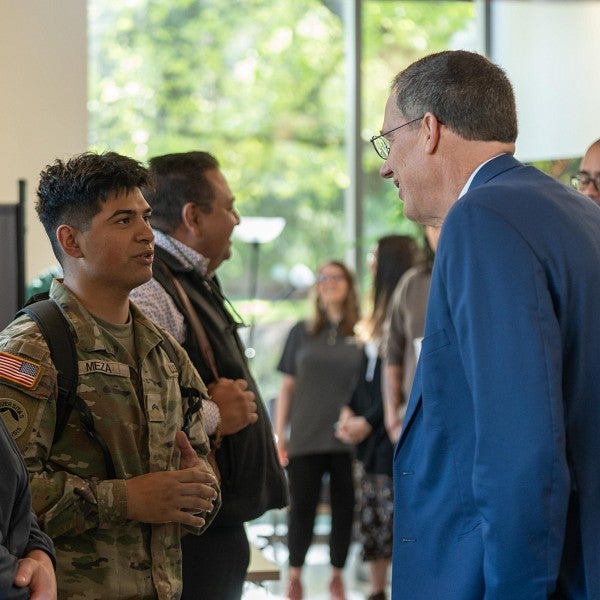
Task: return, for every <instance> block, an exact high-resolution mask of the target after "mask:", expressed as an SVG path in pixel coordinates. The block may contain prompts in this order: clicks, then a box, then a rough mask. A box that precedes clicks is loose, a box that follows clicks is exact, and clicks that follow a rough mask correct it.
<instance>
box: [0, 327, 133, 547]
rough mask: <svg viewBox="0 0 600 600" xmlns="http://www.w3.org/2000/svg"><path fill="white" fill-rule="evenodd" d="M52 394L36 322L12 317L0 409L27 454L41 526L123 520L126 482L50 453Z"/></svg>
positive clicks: (52, 530)
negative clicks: (82, 470)
mask: <svg viewBox="0 0 600 600" xmlns="http://www.w3.org/2000/svg"><path fill="white" fill-rule="evenodd" d="M56 394H57V384H56V370H55V368H54V365H53V364H52V362H51V360H50V353H49V350H48V346H47V344H46V342H45V340H44V339H43V337H42V335H41V334H40V333H39V331H38V329H37V326H36V325H34V324H33V323H32V322H31V321H30V320H29V319H28V318H23V319H18V320H17V321H14V322H13V323H12V324H11V325H9V327H8V328H6V329H5V330H4V331H3V332H2V334H0V413H1V414H2V416H3V417H4V420H5V422H6V424H7V425H8V428H9V430H10V431H11V434H12V436H13V439H14V440H15V442H16V444H17V446H18V447H19V450H20V451H21V453H22V454H23V457H24V459H25V464H26V466H27V469H28V471H29V479H30V484H31V494H32V505H33V509H34V511H35V513H36V514H37V516H38V520H39V522H40V525H41V526H42V528H43V530H44V531H45V532H46V533H47V534H48V535H49V536H50V537H56V536H58V535H63V534H70V535H76V534H79V533H81V532H83V531H86V530H88V529H92V528H96V527H99V526H101V525H102V523H103V522H104V523H106V522H112V523H115V522H121V521H125V519H126V508H127V506H126V497H125V482H124V481H103V482H100V481H98V480H97V479H95V478H93V477H90V478H89V479H87V478H85V477H82V476H80V475H77V474H75V473H73V472H70V471H68V470H65V469H64V468H63V466H62V465H59V464H57V462H58V461H61V462H63V461H66V462H67V464H68V462H69V460H70V461H75V460H76V459H74V458H72V459H69V457H68V456H62V455H61V456H58V457H55V456H53V455H51V449H52V440H53V437H54V429H55V425H56ZM53 459H54V460H53ZM79 466H80V465H77V467H78V468H79ZM78 471H79V469H78ZM99 507H105V508H104V510H101V509H99Z"/></svg>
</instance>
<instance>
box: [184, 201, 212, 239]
mask: <svg viewBox="0 0 600 600" xmlns="http://www.w3.org/2000/svg"><path fill="white" fill-rule="evenodd" d="M205 214H206V213H204V212H203V211H202V210H200V206H198V204H196V203H195V202H186V203H185V204H184V205H183V207H182V208H181V223H182V225H183V226H184V227H185V228H186V229H187V230H188V231H189V232H191V233H193V234H194V235H195V236H202V235H203V233H204V225H205V223H204V217H205Z"/></svg>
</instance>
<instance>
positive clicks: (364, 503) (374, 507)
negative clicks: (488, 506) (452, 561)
mask: <svg viewBox="0 0 600 600" xmlns="http://www.w3.org/2000/svg"><path fill="white" fill-rule="evenodd" d="M418 250H419V248H418V245H417V243H416V242H415V240H414V239H413V238H412V237H408V236H404V235H388V236H385V237H383V238H381V239H380V240H379V241H378V242H377V245H376V246H375V249H374V251H373V253H372V256H373V260H372V261H371V265H370V267H371V274H372V288H371V296H372V311H371V314H370V315H369V317H367V318H366V319H365V320H364V321H362V322H361V323H360V324H359V327H357V331H358V337H359V339H360V340H361V341H362V342H363V343H364V353H363V357H362V364H361V367H360V376H359V379H358V381H357V384H356V388H355V389H354V392H353V394H352V397H351V399H350V402H349V404H348V406H345V407H343V408H342V410H341V411H340V420H339V426H338V428H337V432H336V436H337V437H338V439H340V440H341V441H343V442H344V443H346V444H357V447H356V456H357V458H358V460H359V472H360V474H359V481H360V491H359V495H358V513H359V522H360V537H361V543H362V558H363V560H364V561H365V562H367V563H368V565H369V583H370V587H371V592H370V595H369V597H368V600H385V598H386V594H385V588H386V584H387V574H388V569H389V565H390V562H391V557H392V527H393V524H392V518H393V508H394V498H393V481H392V461H393V454H394V447H393V445H392V442H391V441H390V439H389V437H388V435H387V432H386V429H385V424H384V418H383V399H382V390H381V387H382V386H381V363H382V358H381V350H382V348H381V340H382V334H383V328H384V322H385V320H386V316H387V313H388V307H389V305H390V302H391V299H392V296H393V294H394V290H395V288H396V285H397V284H398V281H399V280H400V277H402V275H403V274H404V273H405V272H406V271H407V270H408V269H409V268H410V267H411V266H412V265H413V264H414V262H415V260H416V259H417V256H418Z"/></svg>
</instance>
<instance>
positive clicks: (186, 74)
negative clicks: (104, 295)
mask: <svg viewBox="0 0 600 600" xmlns="http://www.w3.org/2000/svg"><path fill="white" fill-rule="evenodd" d="M342 6H343V2H340V1H333V0H329V1H327V2H321V1H319V0H277V1H276V2H275V1H273V0H238V1H236V2H223V1H222V0H170V1H169V2H167V1H165V0H127V1H126V2H124V1H123V0H90V1H89V24H90V60H89V65H90V76H89V91H90V93H89V96H90V102H89V113H90V145H91V146H92V147H93V148H96V149H98V150H104V149H109V148H110V149H113V150H116V151H118V152H122V153H124V154H129V155H131V156H134V157H136V158H138V159H140V160H143V161H145V160H146V159H147V158H149V157H150V156H154V155H157V154H163V153H166V152H179V151H186V150H191V149H203V150H208V151H210V152H212V153H213V154H214V155H215V156H217V158H218V159H219V160H220V162H221V165H222V168H223V171H224V173H225V175H226V176H227V178H228V181H229V183H230V186H231V188H232V190H233V191H234V193H235V194H236V197H237V204H238V208H239V210H240V212H241V214H242V215H253V216H283V217H285V219H286V221H287V225H286V227H285V229H284V231H283V233H282V235H281V236H280V237H279V238H278V239H277V240H275V241H273V242H271V243H269V244H267V245H266V246H265V247H264V248H263V249H262V250H261V276H260V278H259V294H260V295H268V294H272V293H277V286H276V285H275V283H274V282H273V279H272V277H271V273H272V272H273V270H274V269H276V268H278V269H279V271H282V270H286V269H287V270H289V268H291V266H293V265H294V264H296V263H299V262H301V263H304V264H307V265H308V266H309V267H311V268H316V266H317V265H318V264H319V263H321V262H322V261H323V260H325V259H326V258H330V257H343V256H344V255H345V252H346V250H347V249H348V247H349V246H350V245H351V244H353V240H349V239H347V237H346V231H345V226H344V216H343V211H344V194H345V190H346V188H347V185H348V173H347V168H346V158H345V149H344V145H345V135H346V117H345V112H346V98H345V95H346V90H345V63H344V24H343V19H342V16H341V13H342V11H341V7H342ZM473 11H474V8H473V3H471V2H422V1H412V2H390V1H375V0H369V2H364V3H363V65H362V66H363V69H362V70H363V74H364V75H363V76H364V89H363V102H364V116H363V118H364V122H365V124H366V131H365V135H364V137H365V140H368V139H369V137H370V136H371V135H373V132H374V130H376V129H377V127H379V125H380V123H381V120H382V114H383V107H384V104H385V99H386V97H387V94H388V91H389V82H390V80H391V78H392V77H393V75H394V74H395V73H396V72H397V71H398V70H400V69H401V68H403V67H404V66H406V65H407V64H408V63H409V62H411V61H412V60H414V59H415V58H417V57H418V56H421V55H423V54H426V53H428V52H431V51H435V50H439V49H443V48H446V47H448V45H449V44H450V43H451V40H452V37H453V36H454V35H455V34H456V32H458V31H462V30H465V28H467V27H468V26H469V24H470V23H472V20H473ZM380 166H381V163H380V160H379V159H378V157H377V156H376V155H375V153H374V152H373V151H372V148H371V146H370V144H369V143H368V142H367V141H365V144H364V171H365V187H364V199H365V203H364V206H365V209H364V210H365V217H364V222H365V224H366V226H365V231H364V238H365V247H367V246H368V245H370V244H371V243H372V242H373V241H374V240H375V239H376V238H377V237H379V236H380V235H383V234H386V233H389V232H390V231H398V230H402V231H414V229H412V225H410V224H406V225H405V224H403V222H404V219H403V216H402V212H401V205H400V203H399V201H398V198H397V196H396V194H395V193H394V191H395V190H394V188H393V187H392V186H391V184H390V182H386V181H383V180H382V179H381V178H380V177H379V176H378V174H377V171H378V169H379V167H380ZM248 258H249V256H248V252H246V248H244V246H243V244H241V243H237V244H236V246H235V254H234V258H233V259H232V261H230V263H229V264H228V265H226V266H225V267H223V268H222V273H221V276H222V279H223V280H224V284H225V287H226V289H228V291H229V292H230V293H231V294H232V295H233V296H234V297H235V296H239V295H242V294H243V293H244V292H245V290H247V287H246V284H245V281H246V277H245V276H244V273H245V271H246V270H247V261H248Z"/></svg>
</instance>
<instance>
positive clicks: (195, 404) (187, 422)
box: [162, 336, 202, 437]
mask: <svg viewBox="0 0 600 600" xmlns="http://www.w3.org/2000/svg"><path fill="white" fill-rule="evenodd" d="M162 346H163V348H164V349H165V352H166V353H167V354H168V356H169V360H170V361H171V362H172V363H173V364H174V365H175V366H176V367H177V372H178V374H179V390H180V391H181V398H182V399H186V400H187V407H188V408H187V410H186V411H185V414H184V415H183V427H182V428H181V429H182V430H183V431H184V432H185V435H187V436H188V437H190V427H191V426H192V417H193V416H194V413H196V412H198V411H199V410H200V409H201V408H202V394H201V393H200V391H199V390H197V389H196V388H192V387H185V386H183V385H181V369H180V368H179V359H178V358H177V354H176V353H175V348H173V344H172V343H171V340H169V338H167V337H166V336H163V341H162Z"/></svg>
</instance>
